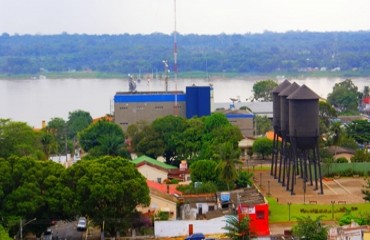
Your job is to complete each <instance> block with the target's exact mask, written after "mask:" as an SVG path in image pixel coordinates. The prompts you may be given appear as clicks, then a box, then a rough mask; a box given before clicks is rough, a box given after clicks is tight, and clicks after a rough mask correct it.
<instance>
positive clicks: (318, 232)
mask: <svg viewBox="0 0 370 240" xmlns="http://www.w3.org/2000/svg"><path fill="white" fill-rule="evenodd" d="M292 230H293V236H294V237H298V238H299V239H302V238H305V239H315V240H326V239H327V236H328V229H327V227H325V226H324V225H323V224H322V223H321V217H317V218H316V219H311V217H300V218H298V220H297V224H296V225H294V226H293V229H292Z"/></svg>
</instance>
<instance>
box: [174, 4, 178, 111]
mask: <svg viewBox="0 0 370 240" xmlns="http://www.w3.org/2000/svg"><path fill="white" fill-rule="evenodd" d="M173 5H174V19H175V22H174V23H175V26H174V27H175V31H174V32H173V61H174V65H173V68H174V69H173V70H174V74H175V106H174V108H175V115H176V116H177V115H178V108H177V39H176V34H177V30H176V0H173Z"/></svg>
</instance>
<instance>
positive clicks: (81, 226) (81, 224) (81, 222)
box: [77, 217, 87, 231]
mask: <svg viewBox="0 0 370 240" xmlns="http://www.w3.org/2000/svg"><path fill="white" fill-rule="evenodd" d="M86 229H87V220H86V218H85V217H80V218H79V219H78V223H77V231H86Z"/></svg>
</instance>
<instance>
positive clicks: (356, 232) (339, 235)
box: [328, 222, 370, 240]
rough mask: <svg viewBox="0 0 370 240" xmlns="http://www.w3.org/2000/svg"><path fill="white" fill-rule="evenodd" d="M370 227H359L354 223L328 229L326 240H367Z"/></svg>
mask: <svg viewBox="0 0 370 240" xmlns="http://www.w3.org/2000/svg"><path fill="white" fill-rule="evenodd" d="M369 234H370V227H369V226H360V225H358V224H357V223H355V222H352V223H351V224H349V225H344V226H341V227H332V228H330V229H329V234H328V235H329V236H328V239H330V240H341V239H351V240H363V239H369V236H370V235H369Z"/></svg>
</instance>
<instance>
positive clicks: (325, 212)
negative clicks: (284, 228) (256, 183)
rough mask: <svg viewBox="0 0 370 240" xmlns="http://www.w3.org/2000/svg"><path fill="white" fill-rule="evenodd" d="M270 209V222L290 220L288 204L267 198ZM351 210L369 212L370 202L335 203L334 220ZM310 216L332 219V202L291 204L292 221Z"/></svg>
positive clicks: (353, 212) (357, 212)
mask: <svg viewBox="0 0 370 240" xmlns="http://www.w3.org/2000/svg"><path fill="white" fill-rule="evenodd" d="M267 200H268V202H269V210H270V217H269V222H270V223H277V222H287V221H289V206H288V204H279V203H277V202H276V199H274V198H267ZM344 209H348V210H351V213H352V214H353V215H360V214H361V213H369V212H370V205H369V203H359V204H341V205H338V204H335V205H334V220H338V219H339V218H340V217H341V216H343V214H345V212H346V211H345V210H344ZM306 216H310V217H311V218H312V219H316V217H318V216H322V220H332V217H333V216H332V205H331V204H291V205H290V221H296V220H297V219H296V217H306Z"/></svg>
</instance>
